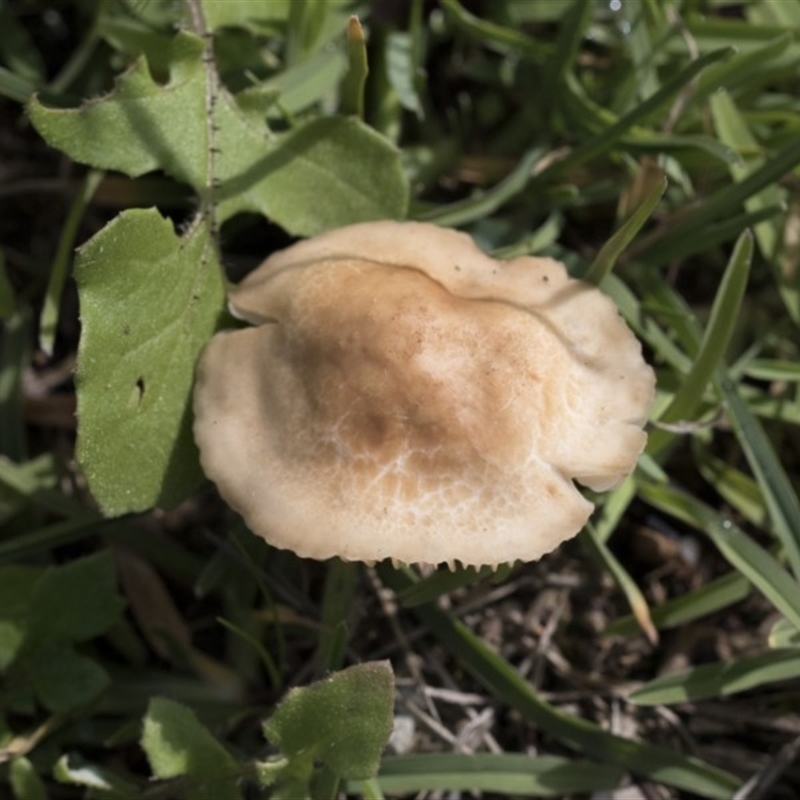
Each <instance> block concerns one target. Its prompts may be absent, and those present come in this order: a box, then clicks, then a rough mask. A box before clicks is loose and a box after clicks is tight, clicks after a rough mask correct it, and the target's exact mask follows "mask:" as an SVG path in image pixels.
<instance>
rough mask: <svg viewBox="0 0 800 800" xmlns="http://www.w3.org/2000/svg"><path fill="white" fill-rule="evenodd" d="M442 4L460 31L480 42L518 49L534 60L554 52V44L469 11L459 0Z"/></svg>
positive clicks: (541, 59)
mask: <svg viewBox="0 0 800 800" xmlns="http://www.w3.org/2000/svg"><path fill="white" fill-rule="evenodd" d="M441 5H442V8H443V9H444V12H445V14H446V15H447V17H448V19H449V20H451V21H452V22H453V23H454V24H455V25H456V27H458V29H459V30H460V31H462V32H463V33H465V34H467V35H468V36H470V37H471V38H473V39H477V40H478V41H479V42H483V43H484V44H487V45H494V46H495V47H499V48H501V49H502V50H504V51H508V50H512V51H516V52H518V53H519V54H520V55H521V56H523V58H527V59H530V60H531V61H534V62H542V61H544V60H545V59H546V58H548V57H550V56H551V55H552V53H553V46H552V45H550V44H543V43H542V42H539V41H537V40H536V39H534V38H532V37H531V36H528V35H526V34H524V33H522V32H521V31H517V30H514V29H513V28H506V27H504V26H502V25H497V24H496V23H494V22H489V21H488V20H483V19H480V18H479V17H476V16H475V15H474V14H471V13H470V12H469V11H467V10H466V9H465V8H464V7H463V6H462V5H461V4H459V3H458V2H457V0H442V3H441Z"/></svg>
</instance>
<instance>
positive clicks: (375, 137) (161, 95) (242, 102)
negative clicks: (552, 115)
mask: <svg viewBox="0 0 800 800" xmlns="http://www.w3.org/2000/svg"><path fill="white" fill-rule="evenodd" d="M170 64H171V68H170V74H169V81H168V82H167V83H166V84H165V85H163V86H162V85H159V84H158V83H156V81H155V80H154V79H153V77H152V75H151V74H150V71H149V69H148V65H147V61H146V60H145V59H144V58H140V59H138V60H137V61H136V62H135V63H134V65H133V67H132V68H131V69H130V70H129V71H128V72H127V73H125V74H124V75H123V76H122V78H120V79H119V81H118V82H117V85H116V87H115V89H114V91H113V92H112V93H111V94H109V95H106V96H105V97H102V98H100V99H99V100H94V101H91V102H89V103H86V104H84V105H83V106H81V107H80V108H78V109H54V108H47V107H45V106H43V105H42V104H41V102H40V101H39V100H38V99H37V98H34V99H33V100H32V101H31V102H30V104H29V105H28V113H29V115H30V118H31V121H32V122H33V124H34V126H35V127H36V128H37V130H38V131H39V133H40V134H41V135H42V136H43V137H44V138H45V139H46V140H47V142H48V143H49V144H51V145H52V146H54V147H57V148H58V149H60V150H62V151H63V152H65V153H66V154H67V155H69V156H70V157H71V158H72V159H74V160H76V161H80V162H82V163H85V164H90V165H92V166H95V167H98V168H100V169H115V170H119V171H120V172H124V173H125V174H127V175H130V176H132V177H136V176H139V175H143V174H145V173H147V172H152V171H153V170H156V169H163V170H164V171H165V172H166V173H168V174H169V175H171V176H172V177H174V178H175V179H176V180H179V181H181V182H183V183H187V184H189V185H190V186H192V187H193V188H194V189H195V191H197V192H198V193H199V194H200V195H201V196H202V197H204V198H206V199H211V198H212V196H213V199H214V204H215V207H216V214H217V218H218V220H219V221H224V220H225V219H227V218H229V217H231V216H233V215H234V214H236V213H239V212H242V211H250V212H254V213H259V214H263V215H264V216H266V217H269V218H270V219H272V220H273V221H274V222H276V223H277V224H279V225H281V226H282V227H283V228H284V229H286V230H287V231H289V232H290V233H294V234H297V235H311V234H314V233H318V232H319V231H321V230H324V229H326V228H332V227H337V226H340V225H346V224H348V223H352V222H360V221H365V220H370V219H383V218H402V217H403V216H404V215H405V213H406V207H407V203H408V184H407V181H406V178H405V175H404V173H403V170H402V167H401V162H400V153H399V151H398V150H396V149H395V148H394V146H393V145H391V144H390V143H389V142H388V141H387V140H385V139H384V138H383V137H381V136H380V135H379V134H377V133H375V132H374V131H372V130H371V129H369V128H368V127H367V126H366V125H364V124H363V123H361V122H360V121H359V120H355V119H350V118H345V117H330V118H326V119H312V120H310V121H308V122H304V123H302V124H300V125H299V126H298V127H296V128H294V129H293V130H291V131H289V132H288V133H284V134H273V133H271V132H270V130H269V129H268V127H267V124H266V122H265V116H266V113H267V109H268V108H269V106H270V105H271V104H272V103H273V102H274V100H275V97H274V93H273V91H272V90H271V89H268V88H267V87H263V86H262V87H258V86H257V87H252V88H250V89H247V90H245V91H243V92H241V93H240V94H238V95H237V96H235V97H234V96H233V95H231V94H229V93H228V92H227V90H225V89H224V87H223V86H222V84H221V83H220V82H219V80H218V79H217V78H216V76H215V75H214V73H213V72H212V69H211V67H209V66H208V65H207V64H206V62H205V61H204V45H203V41H202V39H200V38H198V37H196V36H193V35H191V34H188V33H181V34H178V35H177V36H176V37H175V39H174V40H173V43H172V52H171V58H170Z"/></svg>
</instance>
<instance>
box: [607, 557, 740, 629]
mask: <svg viewBox="0 0 800 800" xmlns="http://www.w3.org/2000/svg"><path fill="white" fill-rule="evenodd" d="M752 591H753V586H752V584H751V583H750V581H748V580H747V578H745V577H744V576H742V575H740V574H739V573H738V572H729V573H728V574H727V575H723V576H722V577H720V578H716V579H715V580H713V581H711V582H710V583H707V584H705V585H704V586H701V587H700V588H698V589H695V590H693V591H691V592H687V593H686V594H682V595H680V597H675V598H673V599H672V600H668V601H667V602H666V603H664V605H662V606H658V608H653V609H651V612H650V613H651V617H652V620H653V624H654V625H655V626H656V628H658V630H669V629H671V628H680V627H681V626H682V625H686V624H687V623H689V622H694V621H695V620H698V619H702V618H703V617H707V616H708V615H709V614H715V613H716V612H717V611H721V610H722V609H724V608H728V607H729V606H732V605H733V604H734V603H738V602H740V601H741V600H744V598H745V597H747V596H748V595H749V594H750V593H751V592H752ZM638 632H639V625H638V623H637V621H636V619H634V617H633V616H632V615H628V616H625V617H620V618H619V619H618V620H615V621H614V622H612V623H611V625H609V626H608V628H606V633H607V634H608V635H609V636H617V635H620V636H632V635H634V634H636V633H638Z"/></svg>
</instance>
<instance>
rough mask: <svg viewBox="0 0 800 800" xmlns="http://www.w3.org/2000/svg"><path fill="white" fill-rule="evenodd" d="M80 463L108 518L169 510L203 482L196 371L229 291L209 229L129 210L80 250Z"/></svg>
mask: <svg viewBox="0 0 800 800" xmlns="http://www.w3.org/2000/svg"><path fill="white" fill-rule="evenodd" d="M76 279H77V281H78V288H79V290H80V299H81V319H82V323H83V331H82V335H81V342H80V348H79V351H78V367H77V388H78V417H79V429H78V460H79V461H80V464H81V467H82V468H83V470H84V472H85V474H86V477H87V479H88V481H89V487H90V488H91V490H92V493H93V494H94V496H95V498H96V499H97V501H98V503H99V504H100V506H101V507H102V509H103V510H104V511H105V513H106V514H109V515H111V514H124V513H126V512H129V511H138V510H142V509H146V508H150V507H151V506H164V507H170V506H173V505H175V504H176V503H178V502H179V501H181V500H183V499H184V498H185V497H186V495H187V494H189V493H190V492H191V491H192V490H194V489H195V487H196V486H198V485H199V483H200V482H201V480H202V473H201V472H200V467H199V464H198V460H197V449H196V447H195V444H194V440H193V439H192V431H191V390H192V385H193V381H194V368H195V362H196V361H197V357H198V355H199V354H200V350H201V349H202V347H203V345H204V344H205V343H206V342H207V341H208V339H209V338H210V336H211V335H212V334H213V333H214V331H215V330H216V328H217V326H218V322H219V320H220V317H221V314H222V310H223V304H224V298H225V290H224V286H223V278H222V270H221V269H220V266H219V263H218V260H217V256H216V253H215V250H214V248H213V247H212V246H211V244H210V242H209V237H208V232H207V228H206V226H203V225H195V226H194V227H192V228H191V229H190V230H189V231H187V233H186V234H184V236H183V237H181V238H179V237H178V236H177V234H176V233H175V231H174V229H173V227H172V223H171V222H170V221H169V220H166V219H164V218H162V217H161V216H160V215H159V214H158V213H157V212H156V211H154V210H139V209H136V210H131V211H126V212H123V213H122V214H121V215H120V216H119V217H117V218H116V219H115V220H113V221H112V222H111V223H109V224H108V225H107V226H106V227H105V228H103V230H102V231H100V233H98V234H96V235H95V236H94V238H92V239H91V240H90V241H89V242H88V243H87V244H86V245H84V246H83V248H81V250H80V253H79V254H78V259H77V262H76Z"/></svg>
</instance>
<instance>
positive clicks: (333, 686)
mask: <svg viewBox="0 0 800 800" xmlns="http://www.w3.org/2000/svg"><path fill="white" fill-rule="evenodd" d="M393 706H394V675H393V674H392V670H391V667H390V666H389V664H388V662H385V661H379V662H378V661H376V662H372V663H367V664H359V665H357V666H355V667H349V668H348V669H345V670H342V671H341V672H337V673H335V674H333V675H331V676H330V677H329V678H326V679H325V680H322V681H319V682H318V683H315V684H312V685H310V686H305V687H301V688H296V689H292V690H291V691H290V692H289V693H288V695H287V696H286V697H285V698H284V700H283V701H282V702H281V704H280V705H279V706H278V709H277V711H276V712H275V713H274V714H273V715H272V717H270V719H269V720H267V722H266V723H265V724H264V733H265V735H266V737H267V738H268V739H269V740H270V741H271V742H273V743H274V744H276V745H278V746H279V747H280V748H281V750H282V751H283V753H284V755H285V756H286V757H287V758H288V759H289V760H290V762H291V760H292V759H297V758H300V757H302V758H303V759H304V760H305V759H318V760H320V761H322V762H323V763H324V764H325V765H326V766H327V767H328V768H329V769H330V770H331V771H332V772H334V773H335V774H336V775H338V776H339V777H340V778H344V779H348V780H365V779H367V778H371V777H372V776H374V775H375V774H376V773H377V771H378V765H379V763H380V757H381V753H382V751H383V748H384V746H385V745H386V742H387V740H388V738H389V734H390V733H391V730H392V709H393Z"/></svg>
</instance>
